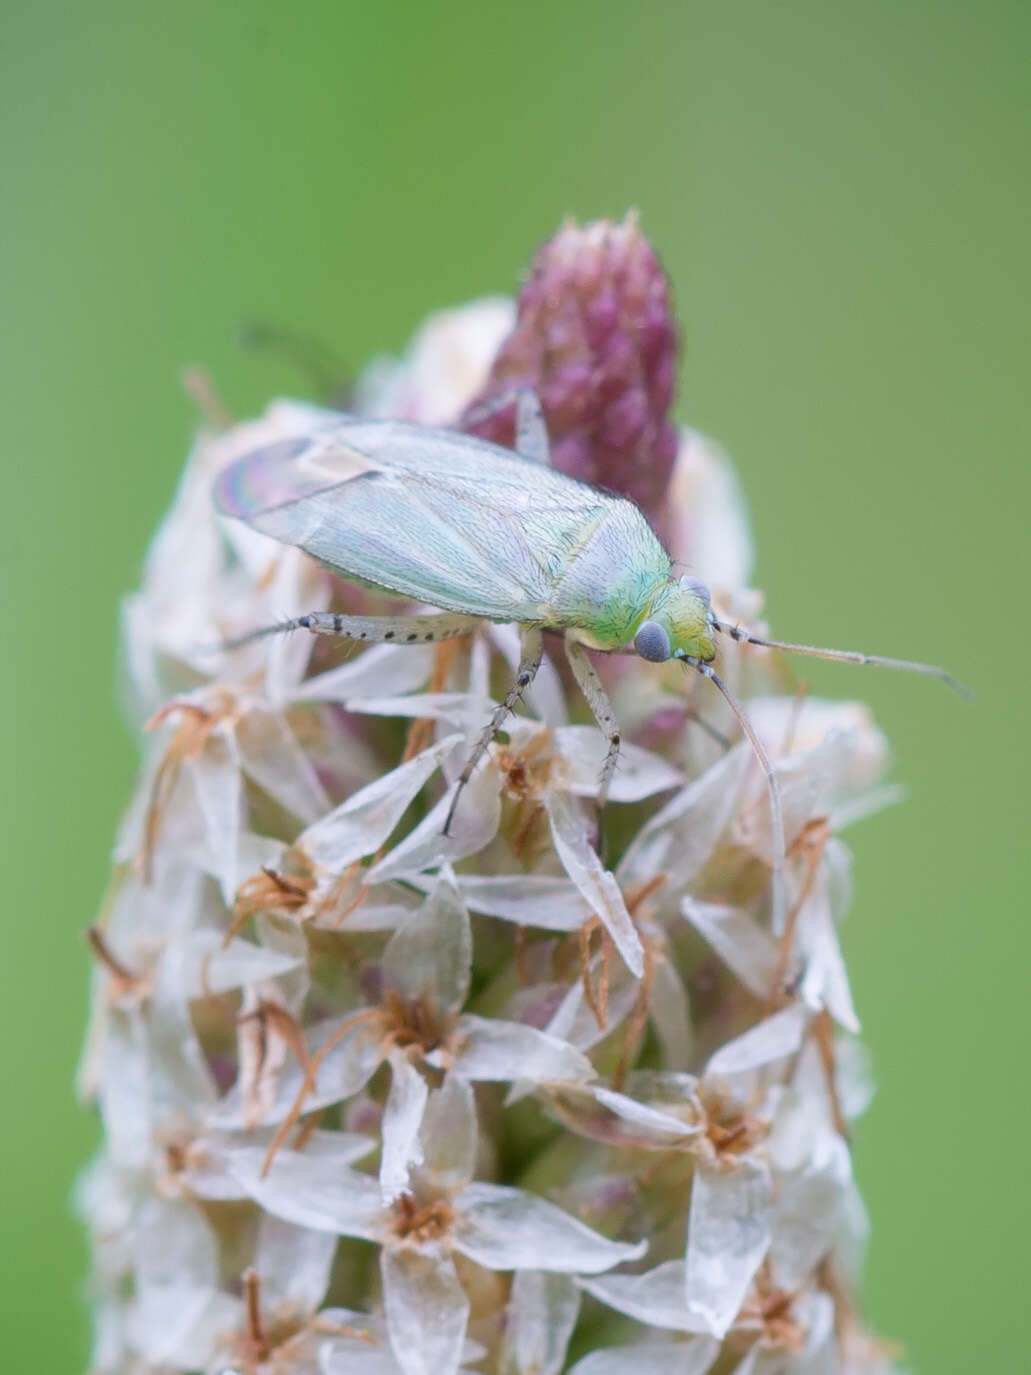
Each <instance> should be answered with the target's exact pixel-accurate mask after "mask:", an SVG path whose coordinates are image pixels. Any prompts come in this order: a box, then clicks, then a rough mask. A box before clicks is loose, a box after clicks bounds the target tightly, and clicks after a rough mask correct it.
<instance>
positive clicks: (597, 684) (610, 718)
mask: <svg viewBox="0 0 1031 1375" xmlns="http://www.w3.org/2000/svg"><path fill="white" fill-rule="evenodd" d="M565 644H566V658H567V659H568V660H569V667H570V668H571V669H572V670H573V677H574V678H575V679H576V683H577V686H578V687H579V689H580V691H581V692H582V693H583V695H584V699H585V700H586V702H587V705H588V706H589V707H590V709H591V715H592V716H593V717H594V719H595V721H597V723H598V728H599V730H600V731H601V733H602V734H603V735H604V736H605V739H606V740H607V741H608V742H609V749H608V753H607V754H606V756H605V762H604V763H603V764H602V766H601V777H600V779H599V781H598V798H597V806H598V811H599V812H600V811H601V810H602V808H603V807H604V806H605V803H606V802H607V801H608V796H609V785H610V784H611V782H612V775H613V774H614V773H615V771H616V761H617V759H618V758H619V743H620V734H619V722H618V721H617V720H616V713H615V712H614V711H613V710H612V703H611V702H610V701H609V698H608V693H607V692H606V691H605V689H604V687H602V683H601V679H600V678H599V677H598V674H597V671H596V669H595V667H594V665H593V664H592V663H591V661H590V659H589V658H588V657H587V651H586V649H584V647H583V645H582V644H580V642H579V640H574V639H571V638H570V636H568V635H567V636H566V641H565Z"/></svg>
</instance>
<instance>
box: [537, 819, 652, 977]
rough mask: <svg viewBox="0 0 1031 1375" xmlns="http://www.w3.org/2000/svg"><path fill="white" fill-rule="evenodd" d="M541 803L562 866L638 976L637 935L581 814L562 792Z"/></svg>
mask: <svg viewBox="0 0 1031 1375" xmlns="http://www.w3.org/2000/svg"><path fill="white" fill-rule="evenodd" d="M544 805H545V808H546V810H547V813H548V820H549V821H550V822H551V836H552V840H553V841H554V843H555V852H556V854H557V855H558V857H559V859H560V860H561V861H562V867H563V868H564V869H565V871H566V873H567V874H568V875H569V877H570V878H571V879H572V880H573V882H574V883H575V884H576V886H577V888H579V890H580V892H581V893H582V894H583V896H584V898H585V899H586V900H587V903H588V905H589V906H590V908H591V910H592V911H593V912H594V914H595V915H596V916H597V918H598V920H599V921H600V922H601V924H602V926H604V928H605V930H606V931H607V932H608V933H609V935H610V936H611V937H612V940H613V942H614V944H615V946H616V949H617V950H618V951H619V953H620V955H622V957H623V960H624V961H625V963H626V966H627V968H628V969H629V970H630V972H631V973H632V974H636V975H637V976H638V977H640V975H641V974H643V973H644V950H643V948H642V946H641V938H640V936H638V934H637V930H636V928H635V926H634V924H633V922H632V921H631V920H630V913H629V912H628V911H627V909H626V902H625V901H624V899H623V894H622V893H621V892H620V890H619V885H618V884H617V883H616V880H615V879H614V878H613V877H612V875H611V874H610V873H609V871H608V870H607V869H605V868H603V867H602V863H601V860H600V859H599V858H598V853H597V851H596V850H595V849H594V847H593V846H592V845H591V842H590V840H589V838H588V835H587V828H586V825H585V822H584V818H583V815H582V813H581V812H580V811H579V809H578V807H577V806H576V804H575V803H574V802H573V801H572V799H571V798H570V797H569V796H568V795H567V794H565V793H555V792H549V793H548V794H547V795H546V797H545V802H544Z"/></svg>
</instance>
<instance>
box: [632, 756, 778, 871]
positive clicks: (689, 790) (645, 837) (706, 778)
mask: <svg viewBox="0 0 1031 1375" xmlns="http://www.w3.org/2000/svg"><path fill="white" fill-rule="evenodd" d="M753 762H754V755H753V754H752V753H751V751H750V750H749V747H748V744H747V742H746V741H743V742H742V743H741V744H740V745H737V746H736V747H735V748H734V749H732V750H731V751H730V753H729V754H727V755H725V756H724V757H723V758H722V759H721V760H720V761H719V762H718V763H717V764H714V765H713V767H712V768H711V769H708V770H706V772H705V773H704V774H702V775H701V777H700V778H696V779H694V780H693V782H691V783H688V784H687V786H686V787H685V788H682V789H681V791H680V792H679V793H677V794H676V795H675V796H674V797H672V798H670V800H669V801H668V802H667V803H666V804H665V806H664V807H662V808H661V810H660V811H658V812H657V813H656V814H655V816H653V817H652V818H651V819H650V820H648V821H646V822H645V824H644V825H643V826H642V827H641V829H640V831H639V832H638V833H637V836H636V838H635V839H634V840H633V841H631V843H630V846H629V847H628V849H627V852H626V854H625V855H624V856H623V858H622V859H621V860H620V862H619V867H618V870H617V872H618V874H619V879H620V882H621V883H622V884H623V885H624V887H629V886H630V885H632V884H636V883H646V882H648V881H649V880H650V879H651V878H653V877H654V875H655V874H658V873H666V874H669V875H670V881H669V883H668V885H667V887H666V888H665V889H664V890H663V891H664V894H666V895H669V896H672V895H674V894H675V893H676V892H677V890H679V889H682V888H683V887H684V886H685V885H686V884H688V883H690V882H691V880H692V879H693V878H694V877H695V875H696V874H698V873H699V872H700V870H701V869H702V867H703V866H704V865H705V864H706V863H707V862H708V860H709V858H710V857H711V855H712V852H713V850H714V848H715V846H716V842H717V841H718V840H719V838H720V836H721V835H722V834H723V832H724V831H725V830H726V829H727V827H728V826H729V825H730V822H731V818H732V817H733V815H734V813H735V811H736V809H737V806H738V798H739V793H740V789H741V786H742V783H743V781H744V778H745V775H746V773H747V772H748V769H749V767H750V765H751V764H752V763H753Z"/></svg>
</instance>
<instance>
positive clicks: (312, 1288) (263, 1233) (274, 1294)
mask: <svg viewBox="0 0 1031 1375" xmlns="http://www.w3.org/2000/svg"><path fill="white" fill-rule="evenodd" d="M336 1248H337V1240H336V1237H335V1236H334V1235H333V1234H332V1233H330V1232H320V1231H316V1230H315V1229H314V1228H311V1227H298V1226H296V1225H295V1224H294V1223H292V1222H284V1221H283V1219H282V1218H278V1217H273V1216H272V1215H271V1214H266V1215H265V1216H264V1217H263V1218H262V1219H261V1224H260V1226H259V1228H258V1244H257V1248H256V1250H255V1253H254V1269H255V1271H256V1273H257V1274H258V1277H259V1279H260V1281H261V1300H262V1306H263V1308H265V1309H266V1310H267V1311H268V1310H271V1311H276V1310H278V1312H279V1313H281V1314H284V1315H285V1314H292V1315H301V1314H305V1315H307V1314H309V1313H314V1312H315V1311H316V1309H317V1308H318V1307H319V1305H320V1304H321V1303H322V1300H323V1298H324V1297H325V1294H326V1290H327V1289H328V1288H329V1276H330V1271H331V1269H332V1266H333V1256H334V1255H335V1253H336Z"/></svg>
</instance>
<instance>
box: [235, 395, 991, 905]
mask: <svg viewBox="0 0 1031 1375" xmlns="http://www.w3.org/2000/svg"><path fill="white" fill-rule="evenodd" d="M512 400H513V398H512V397H509V398H507V403H508V404H509V405H511V403H512ZM517 402H518V407H517V425H516V451H515V452H513V451H511V450H508V449H504V448H500V447H499V446H497V445H495V444H491V443H488V442H487V441H486V440H483V439H478V438H474V437H472V436H470V435H467V434H461V433H457V432H454V431H451V430H445V429H435V428H430V427H427V426H423V425H416V424H411V423H408V422H405V421H400V420H361V419H356V418H354V417H351V416H346V415H343V414H340V413H339V412H330V411H327V412H324V413H323V415H324V418H323V419H321V420H316V421H314V422H313V424H312V426H311V428H309V429H308V430H307V431H306V432H305V433H304V434H301V435H298V436H297V437H296V438H288V439H284V440H280V441H278V442H276V443H273V444H270V445H268V446H266V447H265V448H261V449H258V450H256V451H255V452H253V453H250V454H247V455H245V456H244V457H242V458H239V459H237V460H236V461H235V462H234V463H232V464H230V465H229V467H228V468H227V469H226V470H225V471H224V472H223V473H222V474H221V475H220V476H219V478H218V480H217V483H216V486H215V501H216V504H217V505H218V508H219V509H220V510H221V511H222V512H223V513H224V514H225V515H227V516H235V517H237V518H238V519H240V520H242V521H244V522H246V524H248V525H250V526H251V527H253V528H254V529H255V530H260V531H262V532H263V533H264V534H267V535H271V536H272V537H273V538H275V539H277V540H281V541H282V542H283V543H284V544H292V545H296V546H298V547H299V548H301V549H303V550H304V551H305V552H306V553H308V554H310V555H311V556H312V557H313V558H315V559H317V560H318V561H319V562H320V563H322V564H324V565H326V566H327V567H328V568H330V569H332V570H333V572H335V573H337V574H339V575H341V576H343V577H345V578H348V579H350V580H351V581H353V582H356V583H359V584H361V585H363V586H369V587H375V588H380V589H383V590H385V591H387V592H392V593H395V594H397V595H399V596H402V597H408V598H411V599H412V600H413V601H416V602H421V603H424V604H426V605H428V606H432V607H436V608H438V613H437V614H436V615H420V616H389V617H376V616H344V615H337V614H335V613H332V612H324V611H319V612H312V613H310V614H308V615H302V616H296V617H293V618H292V619H290V620H287V621H282V622H280V623H278V624H276V625H270V626H265V627H263V628H261V629H259V630H255V631H253V632H252V633H251V634H249V635H245V636H242V637H241V638H240V639H238V640H234V641H232V642H231V643H230V644H228V645H227V646H226V648H235V647H237V646H239V645H241V644H245V643H248V642H250V641H252V640H255V639H259V638H261V637H263V636H266V635H274V634H279V633H281V632H285V631H290V630H298V629H301V630H308V631H311V632H312V633H313V634H316V635H334V636H339V637H342V638H345V639H348V640H357V641H365V642H367V643H380V644H382V643H387V642H396V643H398V644H427V643H430V642H435V641H438V640H445V639H449V638H452V637H454V636H457V635H464V634H467V633H468V632H470V631H472V630H474V629H475V628H476V627H477V626H478V625H479V624H481V623H482V622H483V621H495V622H503V623H515V624H517V625H518V626H519V627H520V630H521V638H522V654H521V658H520V663H519V667H518V670H517V673H516V677H515V681H514V682H513V684H512V686H511V688H510V690H509V692H508V693H507V694H506V696H505V697H504V699H503V700H502V701H501V702H500V703H499V704H498V706H497V707H496V708H495V710H494V712H493V713H492V715H491V717H490V720H489V721H488V722H487V723H486V725H485V726H484V729H483V731H482V732H481V734H480V736H479V738H478V739H477V741H476V744H475V746H474V747H473V749H472V751H471V752H470V754H469V758H468V759H467V761H466V763H465V766H464V767H463V769H462V772H461V774H460V776H459V779H458V783H457V786H456V787H455V790H454V793H453V795H452V799H451V804H450V810H449V812H448V816H447V821H446V823H445V827H444V830H445V833H447V831H448V830H449V828H450V826H451V823H452V821H453V819H454V816H455V811H456V808H457V807H458V803H459V799H460V797H461V794H462V790H463V788H464V787H465V785H466V783H467V782H468V781H469V779H470V777H471V776H472V774H473V771H474V770H475V769H476V766H477V764H478V763H479V762H480V760H481V758H482V757H483V755H484V753H485V752H486V750H487V748H488V746H489V745H490V742H491V740H492V739H493V737H494V735H495V734H496V733H497V731H498V730H500V729H501V727H502V725H503V724H504V721H505V719H506V717H507V716H508V715H509V714H510V713H511V712H512V711H513V710H514V708H515V706H516V704H517V703H518V702H519V700H520V699H521V697H522V696H523V694H524V693H525V692H526V690H527V688H528V687H529V686H530V684H531V683H532V682H533V679H534V676H535V675H536V673H537V670H538V668H539V667H540V663H541V656H542V639H541V637H542V632H543V631H546V630H547V631H555V632H558V633H560V634H561V635H562V636H563V639H564V644H565V651H566V655H567V658H568V660H569V664H570V667H571V669H572V671H573V676H574V677H575V679H576V681H577V683H578V685H579V687H580V689H581V691H582V692H583V695H584V697H585V698H586V701H587V704H588V706H589V707H590V709H591V712H592V714H593V716H594V719H595V720H596V721H597V723H598V726H599V727H600V729H601V730H602V732H603V733H604V735H605V737H606V739H607V741H608V751H607V753H606V756H605V761H604V764H603V766H602V771H601V779H600V783H599V789H598V805H599V807H601V806H603V805H604V802H605V798H606V795H607V792H608V788H609V783H610V781H611V779H612V774H613V770H614V769H615V766H616V759H617V756H618V753H619V745H620V734H619V726H618V723H617V721H616V718H615V714H614V712H613V710H612V707H611V705H610V703H609V700H608V697H607V696H606V693H605V690H604V687H603V686H602V683H601V680H600V678H599V677H598V674H597V673H596V671H595V669H594V666H593V664H592V663H591V660H590V658H589V656H588V653H587V651H588V650H592V649H593V650H600V651H605V652H622V653H636V654H638V655H639V656H640V657H641V658H642V659H647V660H649V661H650V662H653V663H661V662H664V661H666V660H669V659H678V660H680V661H681V663H683V665H684V666H685V668H687V669H691V670H694V671H695V672H697V673H700V674H701V675H702V676H703V677H705V678H708V679H709V681H710V682H711V683H712V684H713V685H714V686H715V687H716V688H717V690H718V691H719V692H720V693H721V694H722V695H723V697H724V698H725V699H726V701H727V703H728V704H729V706H730V708H731V710H732V711H733V712H734V714H735V716H736V717H737V719H738V722H739V723H740V726H741V729H742V731H743V733H744V734H745V736H746V737H747V739H748V740H749V742H750V743H751V746H752V749H753V750H754V752H755V755H756V757H757V759H758V761H759V763H760V765H761V766H762V769H763V772H764V773H765V775H766V780H767V785H768V788H769V794H770V811H771V820H772V826H773V832H774V854H775V856H776V857H777V858H776V859H775V863H774V870H773V894H772V901H773V908H774V923H775V926H779V925H780V922H781V920H782V918H783V905H784V896H783V876H782V867H781V866H782V863H783V855H784V826H783V819H782V813H781V805H780V793H779V789H778V786H777V778H776V774H775V773H774V769H773V765H772V764H771V762H770V759H769V756H768V755H767V753H766V750H765V749H764V747H763V744H762V742H761V740H760V739H759V737H758V736H757V734H756V732H755V730H754V729H753V727H752V725H751V722H750V721H749V719H748V717H747V715H746V714H745V712H744V710H743V709H742V707H741V705H740V703H738V701H737V700H736V699H735V698H734V696H733V695H732V694H731V692H730V691H729V690H728V688H727V686H726V684H725V683H724V682H723V680H722V679H721V678H720V676H719V674H718V673H717V672H716V670H715V668H714V667H713V660H714V659H715V658H716V649H717V636H719V635H727V636H729V637H730V638H731V639H734V640H738V641H743V642H744V643H747V644H753V645H762V646H765V647H768V648H772V649H781V650H786V651H788V652H791V653H795V654H809V655H814V656H815V657H817V658H823V659H842V660H845V661H847V662H850V663H862V664H875V665H879V666H880V667H882V668H899V669H907V670H910V671H912V672H915V673H925V674H930V675H932V676H934V677H936V678H941V679H942V680H943V681H944V682H946V683H948V684H949V685H950V686H952V687H954V688H956V689H957V690H959V691H960V692H964V691H965V689H963V688H962V687H961V685H960V684H958V683H957V682H956V681H955V679H953V678H952V677H951V675H950V674H948V673H947V672H946V671H945V670H944V669H942V668H936V667H933V666H931V665H929V664H919V663H912V662H909V661H908V660H902V659H886V658H883V657H881V656H878V655H872V654H860V653H857V652H854V651H851V650H837V649H820V648H817V647H816V646H813V645H801V644H789V643H786V642H784V641H779V640H769V639H765V638H763V637H762V636H759V635H753V634H751V633H750V632H749V631H746V630H743V629H741V628H739V627H737V626H732V625H728V624H725V623H724V622H722V621H720V620H719V619H718V618H717V616H716V614H715V613H714V611H713V609H712V604H711V598H710V595H709V591H708V588H706V587H705V585H704V584H703V583H702V582H700V581H699V580H698V579H696V578H692V577H677V576H675V575H674V572H673V565H672V561H671V559H670V556H669V555H668V554H667V552H666V550H665V549H664V548H663V547H662V545H661V544H660V542H659V540H658V538H657V537H656V535H655V533H654V532H653V531H652V529H651V527H650V525H649V524H648V521H647V520H646V518H645V516H644V515H643V513H642V512H641V511H640V510H639V508H638V507H637V506H636V505H634V503H633V502H632V501H628V500H626V499H625V498H623V497H618V496H614V495H612V494H611V493H609V492H603V491H600V490H599V489H597V488H595V487H591V486H589V485H588V484H587V483H584V482H579V481H577V480H576V479H574V478H571V477H567V476H566V475H565V474H563V473H560V472H556V471H555V470H554V469H552V468H551V467H549V466H548V438H547V431H546V429H545V426H544V421H543V418H542V415H541V411H540V406H539V404H538V402H537V398H536V396H535V394H534V393H533V392H527V391H523V392H520V393H519V394H518V397H517ZM495 404H505V401H504V399H503V400H502V402H500V403H495Z"/></svg>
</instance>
